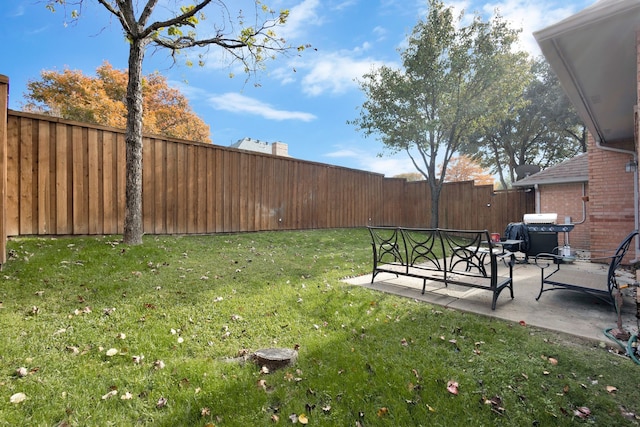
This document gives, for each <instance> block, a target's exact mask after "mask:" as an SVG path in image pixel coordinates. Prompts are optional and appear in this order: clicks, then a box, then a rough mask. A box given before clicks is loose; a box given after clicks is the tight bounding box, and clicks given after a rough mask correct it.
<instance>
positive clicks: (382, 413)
mask: <svg viewBox="0 0 640 427" xmlns="http://www.w3.org/2000/svg"><path fill="white" fill-rule="evenodd" d="M388 413H389V409H387V408H384V407H383V408H380V409H378V412H377V415H378V417H384V416H385V415H387V414H388Z"/></svg>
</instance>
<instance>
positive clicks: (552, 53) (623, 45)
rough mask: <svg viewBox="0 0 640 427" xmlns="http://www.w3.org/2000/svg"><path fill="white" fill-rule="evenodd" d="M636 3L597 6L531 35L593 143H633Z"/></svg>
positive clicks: (639, 0) (639, 12)
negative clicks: (597, 141)
mask: <svg viewBox="0 0 640 427" xmlns="http://www.w3.org/2000/svg"><path fill="white" fill-rule="evenodd" d="M638 30H640V0H600V1H598V2H597V3H595V4H593V5H592V6H590V7H588V8H586V9H584V10H583V11H581V12H578V13H577V14H575V15H573V16H570V17H569V18H567V19H565V20H563V21H560V22H558V23H556V24H553V25H551V26H549V27H547V28H544V29H542V30H540V31H537V32H535V33H534V34H533V35H534V37H535V38H536V40H537V42H538V44H539V45H540V49H541V50H542V53H543V54H544V56H545V57H546V59H547V61H548V62H549V64H550V65H551V67H552V68H553V70H554V71H555V72H556V74H557V75H558V78H559V79H560V82H561V84H562V86H563V88H564V90H565V92H566V93H567V95H568V96H569V99H570V100H571V102H572V103H573V105H574V106H575V108H576V110H577V112H578V114H579V115H580V117H581V118H582V119H583V120H584V122H585V124H586V126H587V128H588V129H589V131H590V132H591V133H592V134H593V136H594V137H595V138H599V140H600V141H601V142H603V143H608V142H614V141H620V140H628V139H633V137H634V114H633V111H634V110H633V109H634V106H635V105H636V103H637V81H638V71H637V64H638V62H637V61H638V59H637V56H636V31H638Z"/></svg>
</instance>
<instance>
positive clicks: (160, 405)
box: [156, 397, 169, 409]
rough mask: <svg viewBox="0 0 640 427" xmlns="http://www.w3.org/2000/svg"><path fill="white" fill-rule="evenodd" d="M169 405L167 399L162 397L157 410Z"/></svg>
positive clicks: (157, 404)
mask: <svg viewBox="0 0 640 427" xmlns="http://www.w3.org/2000/svg"><path fill="white" fill-rule="evenodd" d="M167 403H169V401H168V400H167V398H166V397H161V398H160V399H158V403H156V408H158V409H162V408H164V407H165V406H167Z"/></svg>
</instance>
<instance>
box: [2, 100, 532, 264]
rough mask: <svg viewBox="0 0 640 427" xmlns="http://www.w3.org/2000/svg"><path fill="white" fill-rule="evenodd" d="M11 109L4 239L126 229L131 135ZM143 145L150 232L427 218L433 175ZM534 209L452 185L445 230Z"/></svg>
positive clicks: (207, 147) (497, 223)
mask: <svg viewBox="0 0 640 427" xmlns="http://www.w3.org/2000/svg"><path fill="white" fill-rule="evenodd" d="M1 98H2V97H1V96H0V99H1ZM0 111H3V112H5V114H6V112H7V108H6V101H5V104H4V108H3V106H2V104H1V103H0ZM5 117H6V119H5V120H4V123H5V124H6V127H5V128H6V130H5V133H6V138H5V141H4V143H2V144H1V147H0V162H2V165H1V167H0V178H2V174H3V173H4V174H5V176H6V178H5V179H2V182H0V186H2V189H3V192H2V197H0V203H1V204H2V206H1V207H2V209H0V220H2V218H4V221H3V222H2V223H0V226H1V227H2V230H0V231H1V234H0V240H1V241H2V244H3V245H4V243H5V241H6V237H7V236H17V235H87V234H98V235H99V234H121V233H122V231H123V216H124V206H125V138H124V132H123V131H121V130H118V129H112V128H107V127H102V126H96V125H89V124H83V123H77V122H71V121H66V120H62V119H57V118H52V117H49V116H42V115H35V114H29V113H22V112H16V111H11V110H9V111H8V114H7V115H6V116H5ZM2 131H3V129H2V128H0V138H2V135H3V134H2ZM143 147H144V148H143V221H144V232H145V233H147V234H194V233H198V234H201V233H220V232H242V231H260V230H285V229H286V230H291V229H315V228H336V227H359V226H365V225H369V224H371V225H390V224H392V225H402V226H407V227H411V226H422V227H424V226H428V225H429V219H430V198H429V190H428V185H427V183H426V182H406V181H405V180H404V179H397V178H384V176H382V175H380V174H376V173H370V172H364V171H359V170H354V169H348V168H343V167H336V166H331V165H326V164H320V163H314V162H308V161H301V160H297V159H292V158H288V157H278V156H272V155H266V154H260V153H253V152H247V151H242V150H237V149H232V148H225V147H220V146H215V145H211V144H200V143H195V142H188V141H180V140H174V139H164V138H158V137H148V136H147V137H145V138H144V141H143ZM3 153H6V156H3ZM533 210H534V206H533V197H532V194H531V193H524V192H515V191H509V192H497V193H494V192H493V190H492V188H491V186H474V185H473V183H472V182H462V183H447V184H445V186H444V189H443V191H442V196H441V202H440V227H442V228H464V229H488V230H490V231H498V232H501V231H503V230H504V228H505V227H506V225H507V224H508V223H509V222H513V221H520V220H521V218H522V215H523V214H524V213H528V212H533ZM4 249H5V248H4V247H2V253H1V254H0V256H4V253H5V250H4ZM2 262H4V259H3V260H2Z"/></svg>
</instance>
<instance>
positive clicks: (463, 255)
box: [368, 227, 513, 310]
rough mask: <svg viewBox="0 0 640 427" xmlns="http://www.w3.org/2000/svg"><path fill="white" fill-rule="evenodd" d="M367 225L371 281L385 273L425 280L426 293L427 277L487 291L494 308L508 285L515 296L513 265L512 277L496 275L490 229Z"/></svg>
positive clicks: (495, 256) (510, 270)
mask: <svg viewBox="0 0 640 427" xmlns="http://www.w3.org/2000/svg"><path fill="white" fill-rule="evenodd" d="M368 229H369V233H370V234H371V246H372V248H373V275H372V277H371V283H373V282H374V279H375V277H376V275H377V274H378V273H382V272H385V273H393V274H395V275H396V276H400V275H402V276H408V277H416V278H419V279H422V281H423V282H422V293H423V294H424V293H425V290H426V286H427V281H437V282H442V283H444V285H445V286H448V285H449V284H455V285H461V286H468V287H473V288H479V289H486V290H489V291H491V292H492V293H493V300H492V303H491V309H492V310H495V308H496V301H497V300H498V296H499V295H500V292H502V290H504V289H505V288H509V290H510V292H511V298H513V264H512V263H509V276H508V277H507V276H498V263H497V259H498V255H497V254H496V252H495V251H494V246H493V245H492V243H491V239H490V238H489V232H488V231H487V230H446V229H440V228H403V227H368ZM487 258H488V260H489V261H488V262H487V261H486V260H487ZM487 267H488V268H487Z"/></svg>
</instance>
